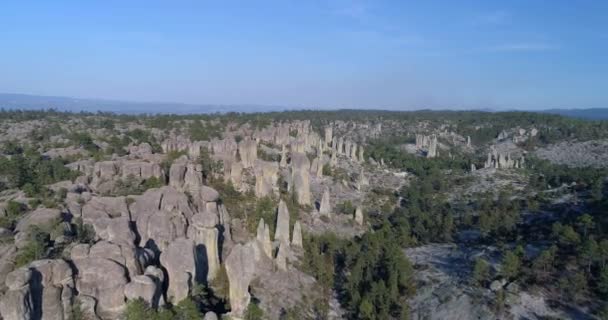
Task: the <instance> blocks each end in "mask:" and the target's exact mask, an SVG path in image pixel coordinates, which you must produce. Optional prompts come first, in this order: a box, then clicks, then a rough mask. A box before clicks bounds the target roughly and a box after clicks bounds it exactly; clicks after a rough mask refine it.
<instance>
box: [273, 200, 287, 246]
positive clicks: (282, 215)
mask: <svg viewBox="0 0 608 320" xmlns="http://www.w3.org/2000/svg"><path fill="white" fill-rule="evenodd" d="M274 240H275V241H279V242H287V243H289V211H288V209H287V205H286V204H285V202H284V201H283V200H281V201H280V202H279V208H278V209H277V227H276V230H275V232H274Z"/></svg>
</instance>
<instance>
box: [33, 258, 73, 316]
mask: <svg viewBox="0 0 608 320" xmlns="http://www.w3.org/2000/svg"><path fill="white" fill-rule="evenodd" d="M29 268H30V270H32V271H33V273H32V275H33V276H32V280H31V281H30V288H31V290H32V293H33V298H34V309H35V310H36V312H35V313H36V314H37V315H40V316H41V319H60V320H63V319H65V320H67V319H69V316H70V310H71V304H72V298H73V296H74V294H75V293H76V291H75V290H74V278H73V274H72V269H71V268H70V266H69V265H68V264H67V262H65V261H63V260H37V261H34V262H32V263H31V264H30V265H29Z"/></svg>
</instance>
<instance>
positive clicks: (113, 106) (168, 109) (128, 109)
mask: <svg viewBox="0 0 608 320" xmlns="http://www.w3.org/2000/svg"><path fill="white" fill-rule="evenodd" d="M0 108H4V109H22V110H40V109H50V108H53V109H56V110H59V111H71V112H80V111H83V110H84V111H90V112H97V111H102V112H114V113H125V114H137V113H174V114H189V113H217V112H219V113H225V112H263V111H281V110H285V109H288V108H285V107H280V106H259V105H211V104H201V105H196V104H186V103H174V102H132V101H119V100H105V99H80V98H70V97H56V96H38V95H29V94H14V93H0Z"/></svg>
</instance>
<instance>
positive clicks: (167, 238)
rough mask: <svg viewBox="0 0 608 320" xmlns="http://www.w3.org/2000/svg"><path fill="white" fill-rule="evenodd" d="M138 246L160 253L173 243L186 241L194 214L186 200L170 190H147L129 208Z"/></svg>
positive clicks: (170, 188)
mask: <svg viewBox="0 0 608 320" xmlns="http://www.w3.org/2000/svg"><path fill="white" fill-rule="evenodd" d="M131 215H132V216H133V217H135V221H136V222H137V231H138V233H139V235H140V236H141V240H140V244H141V246H146V247H149V248H152V249H155V250H157V251H163V249H164V248H166V247H167V245H168V244H169V243H170V242H172V241H173V240H174V239H176V238H179V237H185V236H186V231H187V229H186V228H187V221H188V219H190V218H191V217H192V216H193V215H194V212H193V210H192V208H191V206H190V203H189V201H188V197H187V196H186V195H185V194H184V193H182V192H179V191H178V190H176V189H175V188H173V187H163V188H160V189H150V190H148V191H146V192H145V193H144V194H143V195H141V196H140V197H139V198H138V199H137V200H136V202H135V203H134V204H133V206H132V207H131Z"/></svg>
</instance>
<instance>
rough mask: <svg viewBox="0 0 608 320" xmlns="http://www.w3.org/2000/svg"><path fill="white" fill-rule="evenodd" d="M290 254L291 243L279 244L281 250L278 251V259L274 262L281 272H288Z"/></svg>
mask: <svg viewBox="0 0 608 320" xmlns="http://www.w3.org/2000/svg"><path fill="white" fill-rule="evenodd" d="M288 252H289V243H287V242H283V241H281V242H280V243H279V250H278V251H277V257H276V258H275V260H274V263H275V265H276V266H277V269H278V270H280V271H287V256H288Z"/></svg>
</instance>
